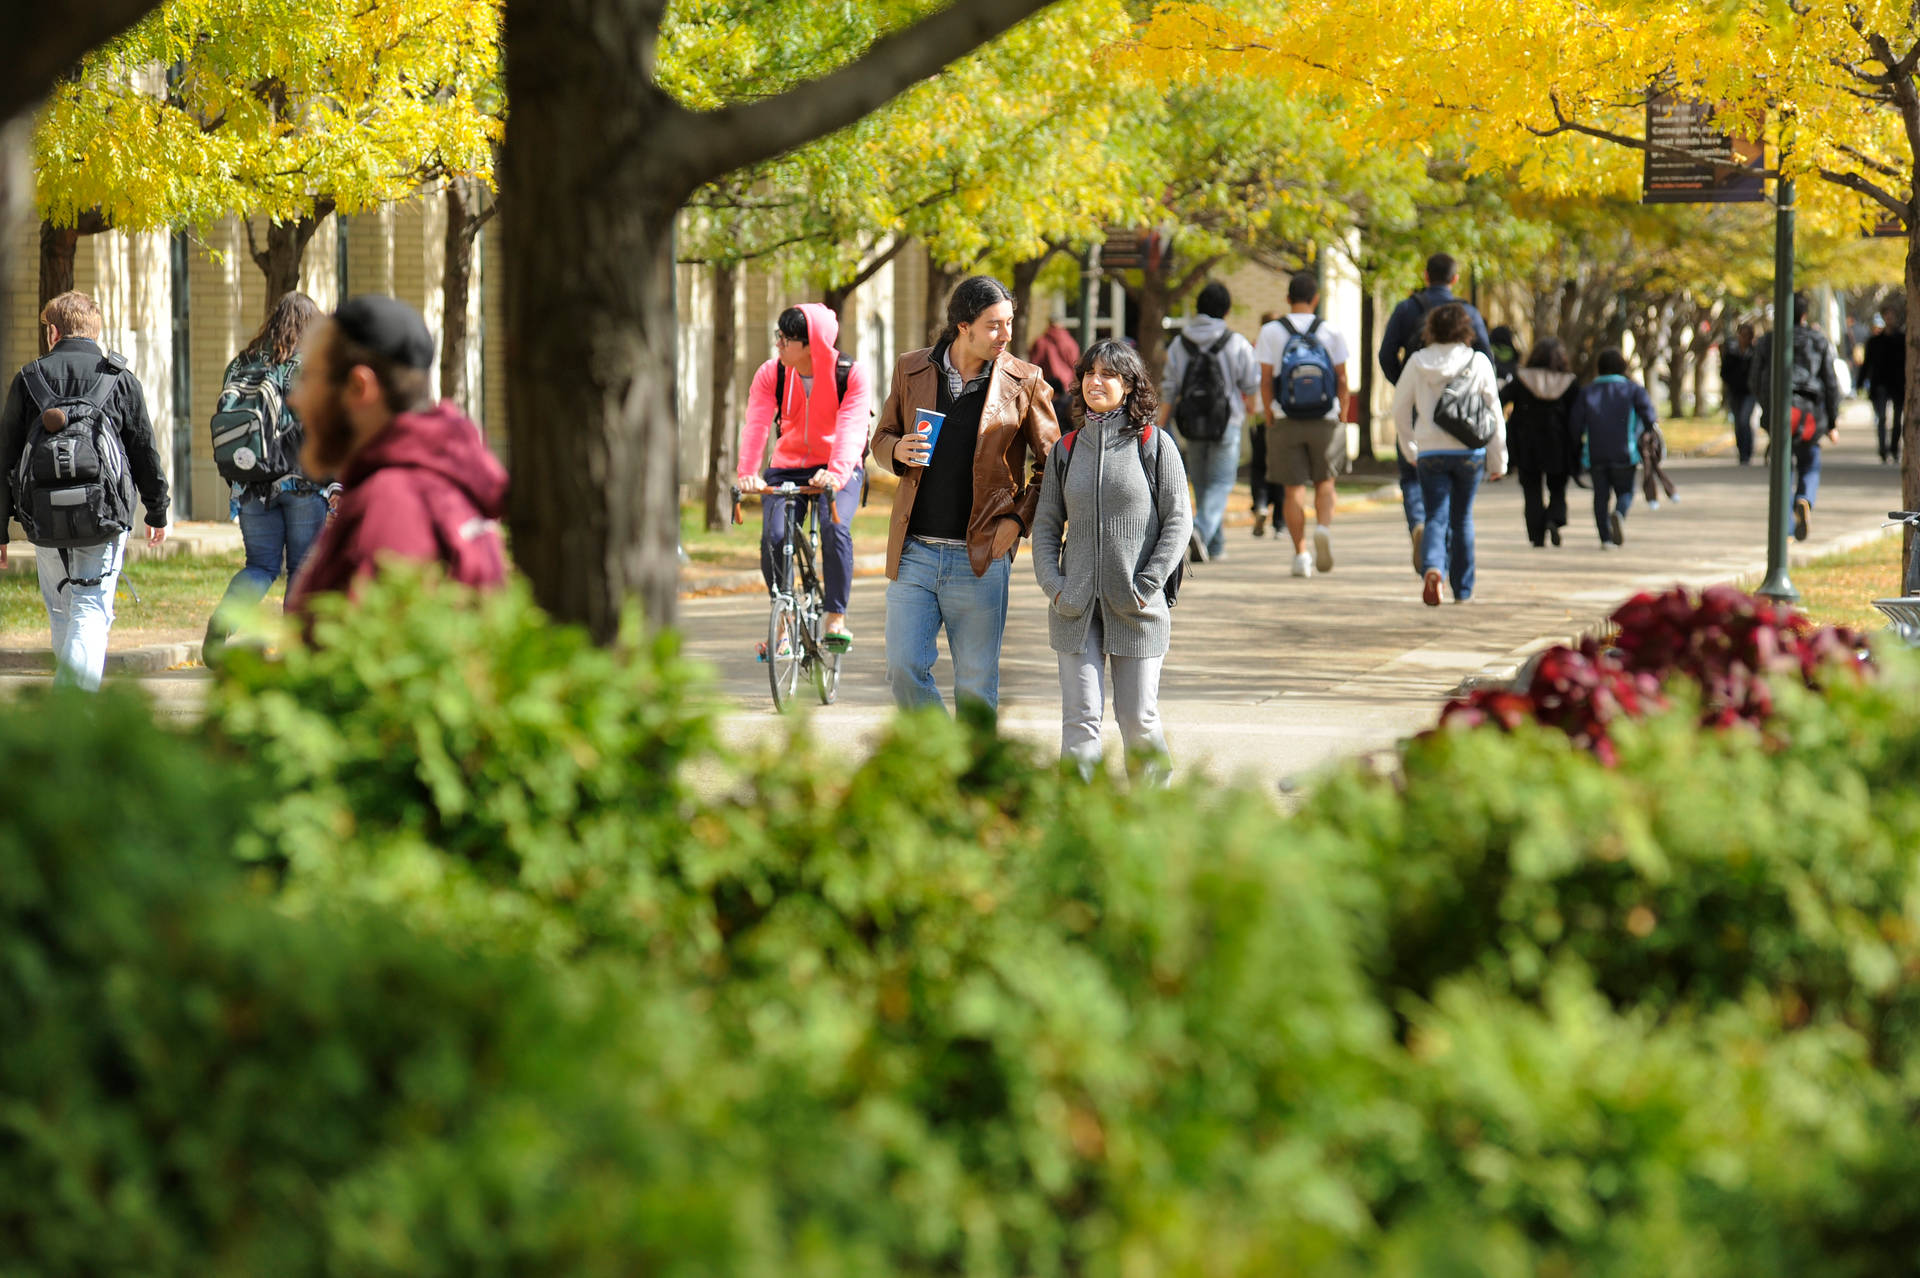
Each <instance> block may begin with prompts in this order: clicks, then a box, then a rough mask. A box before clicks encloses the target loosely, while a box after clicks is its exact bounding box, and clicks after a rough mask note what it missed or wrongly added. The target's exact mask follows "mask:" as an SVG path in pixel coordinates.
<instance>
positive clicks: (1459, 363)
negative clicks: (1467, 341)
mask: <svg viewBox="0 0 1920 1278" xmlns="http://www.w3.org/2000/svg"><path fill="white" fill-rule="evenodd" d="M1473 356H1474V349H1473V347H1471V346H1466V345H1463V344H1461V343H1458V342H1453V343H1449V344H1448V345H1445V346H1425V347H1422V348H1421V349H1420V350H1418V351H1415V352H1414V355H1413V358H1412V359H1410V360H1408V361H1407V367H1406V371H1405V372H1403V373H1401V374H1400V380H1401V381H1403V382H1404V381H1409V380H1410V381H1412V382H1413V384H1414V386H1415V387H1424V388H1426V389H1428V390H1429V391H1430V392H1431V393H1432V394H1433V395H1435V396H1436V397H1437V396H1438V395H1439V394H1440V392H1441V391H1442V390H1444V389H1445V388H1446V385H1447V383H1448V382H1450V381H1452V380H1453V379H1454V378H1456V377H1458V376H1459V375H1460V374H1461V373H1462V372H1463V371H1464V370H1465V369H1466V367H1467V365H1468V364H1471V363H1472V362H1473Z"/></svg>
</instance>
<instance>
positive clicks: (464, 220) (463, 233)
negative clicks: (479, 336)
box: [440, 181, 478, 416]
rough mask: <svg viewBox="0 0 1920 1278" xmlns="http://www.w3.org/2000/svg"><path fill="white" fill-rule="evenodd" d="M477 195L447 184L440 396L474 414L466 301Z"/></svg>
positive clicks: (462, 185) (470, 281)
mask: <svg viewBox="0 0 1920 1278" xmlns="http://www.w3.org/2000/svg"><path fill="white" fill-rule="evenodd" d="M473 194H474V192H473V191H472V189H471V188H470V187H469V186H468V184H467V183H466V182H463V181H453V182H449V183H447V237H446V254H445V266H444V268H443V269H442V271H441V274H440V293H441V307H440V309H441V311H442V312H443V314H442V321H441V322H442V326H443V331H442V333H441V335H440V398H442V399H449V400H452V401H453V402H454V403H456V404H458V405H460V408H461V410H462V411H464V412H466V413H467V414H468V415H469V416H471V415H472V412H473V406H472V404H471V403H470V402H469V401H470V400H471V399H472V397H473V387H472V386H470V385H469V384H468V381H467V343H468V341H469V339H470V336H471V334H470V330H469V326H468V323H467V300H468V297H469V296H470V295H471V293H472V291H473V240H474V236H475V235H476V234H477V233H478V228H476V227H474V225H473V221H474V217H473V214H474V210H473V208H472V206H471V205H470V204H469V203H468V201H469V199H470V198H471V196H472V195H473Z"/></svg>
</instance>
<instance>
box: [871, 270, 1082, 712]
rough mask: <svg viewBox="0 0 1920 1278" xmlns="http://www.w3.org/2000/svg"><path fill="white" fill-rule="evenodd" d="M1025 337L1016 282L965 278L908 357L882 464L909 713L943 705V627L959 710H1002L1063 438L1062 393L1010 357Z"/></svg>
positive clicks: (898, 368) (897, 647) (889, 409)
mask: <svg viewBox="0 0 1920 1278" xmlns="http://www.w3.org/2000/svg"><path fill="white" fill-rule="evenodd" d="M1012 336H1013V294H1012V293H1010V292H1009V291H1008V290H1007V286H1006V285H1004V284H1002V283H1001V282H1000V281H999V280H996V279H994V278H992V277H991V276H986V275H976V276H973V277H972V278H970V279H966V280H962V281H961V282H960V284H959V286H958V287H957V288H955V289H954V290H953V295H952V296H951V297H949V298H948V299H947V327H946V329H945V330H944V331H942V333H941V334H940V338H939V340H938V341H937V342H935V343H934V344H933V346H932V347H931V348H929V349H926V350H918V351H909V352H908V353H906V354H904V355H902V356H901V357H900V358H899V359H898V360H897V361H896V362H895V364H894V366H893V386H892V389H891V390H890V391H889V392H888V394H887V402H886V404H885V406H883V407H882V408H881V410H880V423H879V426H878V428H877V429H876V430H875V431H874V437H873V451H874V455H875V456H876V457H878V458H880V460H881V462H882V464H884V465H886V466H887V467H889V468H891V469H892V470H893V472H894V473H895V474H896V475H898V476H900V491H899V492H898V493H896V494H895V495H894V499H893V520H892V524H891V527H890V528H889V529H888V533H887V576H888V577H889V578H890V579H891V584H890V585H889V586H888V587H887V684H888V686H889V687H890V688H891V689H892V691H893V699H894V703H895V704H896V705H898V706H899V707H900V708H901V709H904V710H913V709H918V708H921V707H930V706H940V705H942V702H941V699H940V690H939V688H937V687H935V686H934V682H933V663H934V661H935V659H936V658H937V657H938V656H939V649H938V646H937V645H938V641H939V635H940V631H941V630H942V628H944V629H945V630H946V634H947V652H948V654H949V655H950V656H951V657H952V659H953V699H954V704H955V706H956V707H957V706H959V705H960V704H961V703H962V702H971V703H973V704H974V705H975V706H978V707H981V708H984V709H985V710H986V711H987V712H989V713H991V712H993V711H994V710H996V709H997V708H998V706H999V704H1000V644H1001V641H1002V639H1003V638H1004V636H1005V634H1006V627H1007V583H1008V577H1009V573H1010V570H1011V568H1012V564H1013V555H1014V549H1015V547H1016V546H1017V545H1018V544H1019V541H1020V538H1021V537H1022V536H1023V535H1024V534H1025V533H1026V532H1027V531H1028V530H1029V529H1031V528H1032V527H1033V513H1034V509H1035V508H1036V507H1037V506H1038V505H1039V504H1040V483H1041V479H1042V476H1043V475H1044V472H1045V466H1046V460H1047V452H1048V450H1049V449H1051V448H1052V447H1053V442H1054V440H1056V439H1058V438H1059V437H1060V428H1059V426H1058V425H1057V424H1056V423H1055V421H1054V416H1053V391H1052V390H1051V389H1049V387H1048V386H1047V383H1046V380H1045V379H1044V378H1043V377H1041V375H1040V370H1039V369H1038V368H1036V367H1034V366H1033V365H1032V364H1029V363H1026V362H1025V361H1024V360H1019V359H1015V358H1014V357H1013V355H1012V353H1011V352H1009V351H1008V350H1007V344H1008V342H1009V341H1010V340H1011V339H1012ZM936 418H937V426H938V429H937V430H936V429H933V428H932V425H931V423H933V422H934V421H935V419H936ZM916 421H927V422H929V423H930V425H929V426H928V427H927V428H926V429H921V428H917V427H916V425H915V423H916Z"/></svg>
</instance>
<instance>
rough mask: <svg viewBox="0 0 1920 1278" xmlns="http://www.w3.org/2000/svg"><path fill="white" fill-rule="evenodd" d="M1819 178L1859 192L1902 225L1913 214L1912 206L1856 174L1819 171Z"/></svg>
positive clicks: (1831, 170)
mask: <svg viewBox="0 0 1920 1278" xmlns="http://www.w3.org/2000/svg"><path fill="white" fill-rule="evenodd" d="M1820 176H1821V177H1822V178H1823V179H1824V180H1826V181H1828V182H1831V183H1833V184H1834V185H1835V186H1842V187H1845V188H1846V189H1847V190H1849V191H1857V192H1859V193H1860V194H1861V195H1864V196H1866V197H1867V198H1868V199H1870V200H1873V201H1874V202H1875V203H1877V204H1879V205H1881V206H1882V207H1883V208H1885V209H1886V210H1887V211H1888V212H1890V213H1892V214H1893V215H1894V216H1896V217H1898V218H1899V219H1900V220H1901V221H1902V222H1903V223H1904V222H1905V221H1906V220H1907V218H1908V217H1909V216H1910V215H1911V214H1912V212H1913V208H1912V206H1911V205H1910V204H1908V202H1907V201H1905V200H1902V199H1900V198H1899V197H1897V196H1895V195H1894V194H1893V193H1892V192H1891V191H1889V190H1887V189H1886V188H1885V187H1883V186H1881V185H1880V184H1879V183H1877V182H1869V181H1868V180H1867V179H1866V178H1863V177H1861V176H1860V175H1859V174H1858V173H1841V172H1837V171H1836V170H1833V169H1821V170H1820Z"/></svg>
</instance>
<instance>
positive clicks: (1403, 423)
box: [1393, 342, 1507, 476]
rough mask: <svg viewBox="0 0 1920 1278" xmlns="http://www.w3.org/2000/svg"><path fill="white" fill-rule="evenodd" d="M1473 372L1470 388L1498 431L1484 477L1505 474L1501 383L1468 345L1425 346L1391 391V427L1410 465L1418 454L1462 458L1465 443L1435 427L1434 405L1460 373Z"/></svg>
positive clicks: (1483, 358) (1484, 359)
mask: <svg viewBox="0 0 1920 1278" xmlns="http://www.w3.org/2000/svg"><path fill="white" fill-rule="evenodd" d="M1469 370H1470V372H1471V376H1472V378H1473V381H1474V386H1475V388H1476V389H1477V390H1479V391H1480V393H1481V394H1483V395H1485V396H1486V397H1487V402H1488V403H1490V404H1492V405H1493V411H1494V415H1495V416H1496V417H1498V418H1499V420H1500V428H1499V429H1498V430H1497V431H1495V432H1494V436H1493V440H1492V442H1490V443H1489V444H1488V445H1487V474H1488V475H1489V476H1493V475H1504V474H1506V473H1507V417H1506V411H1505V410H1504V409H1503V408H1502V407H1501V405H1500V383H1499V381H1498V380H1497V379H1496V378H1495V377H1494V373H1493V361H1492V360H1490V359H1488V358H1487V357H1486V356H1485V355H1482V354H1481V353H1480V352H1479V351H1476V350H1475V349H1473V347H1471V346H1463V345H1461V344H1460V343H1458V342H1451V343H1448V344H1447V345H1445V346H1428V347H1426V348H1424V349H1422V350H1420V351H1417V352H1415V353H1414V356H1413V358H1412V359H1409V360H1408V361H1407V366H1406V367H1405V368H1404V369H1402V370H1401V372H1400V381H1399V383H1398V384H1397V385H1396V386H1395V387H1394V388H1393V425H1394V430H1395V431H1396V433H1398V435H1399V437H1400V453H1401V455H1402V456H1404V457H1405V458H1406V459H1407V460H1408V461H1414V460H1417V459H1418V458H1419V456H1420V454H1421V453H1428V452H1432V453H1464V452H1466V451H1468V450H1467V447H1466V445H1465V444H1462V443H1461V442H1460V441H1459V440H1457V439H1455V438H1454V437H1453V436H1451V435H1449V434H1447V432H1446V431H1444V430H1441V429H1440V428H1439V427H1438V426H1435V425H1434V424H1433V406H1434V404H1436V403H1438V402H1439V399H1440V392H1442V391H1444V390H1445V389H1446V388H1447V383H1448V382H1450V381H1452V380H1453V379H1454V378H1455V377H1457V376H1458V375H1459V374H1460V373H1461V372H1463V371H1469Z"/></svg>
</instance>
